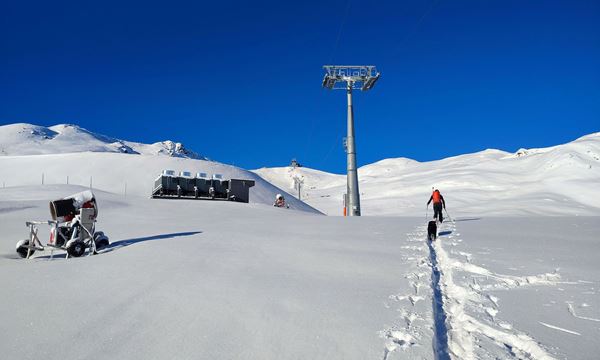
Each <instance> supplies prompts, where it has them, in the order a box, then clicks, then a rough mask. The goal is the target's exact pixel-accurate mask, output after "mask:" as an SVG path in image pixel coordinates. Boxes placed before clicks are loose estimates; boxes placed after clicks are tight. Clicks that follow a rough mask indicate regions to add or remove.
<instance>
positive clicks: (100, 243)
mask: <svg viewBox="0 0 600 360" xmlns="http://www.w3.org/2000/svg"><path fill="white" fill-rule="evenodd" d="M108 245H109V243H108V239H107V238H105V237H103V238H100V239H98V240H97V241H96V250H102V249H104V248H106V247H108Z"/></svg>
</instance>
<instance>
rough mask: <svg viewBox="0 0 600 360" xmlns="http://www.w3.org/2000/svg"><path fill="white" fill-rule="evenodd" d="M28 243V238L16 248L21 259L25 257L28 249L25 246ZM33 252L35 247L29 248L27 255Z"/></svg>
mask: <svg viewBox="0 0 600 360" xmlns="http://www.w3.org/2000/svg"><path fill="white" fill-rule="evenodd" d="M28 245H29V240H25V242H24V243H23V244H22V245H21V246H19V247H18V248H17V254H19V256H20V257H22V258H23V259H25V258H26V257H27V250H29V249H28V248H27V246H28ZM34 252H35V249H31V251H30V252H29V256H31V255H33V253H34Z"/></svg>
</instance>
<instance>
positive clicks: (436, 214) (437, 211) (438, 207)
mask: <svg viewBox="0 0 600 360" xmlns="http://www.w3.org/2000/svg"><path fill="white" fill-rule="evenodd" d="M433 218H434V219H438V220H439V221H440V222H443V221H444V215H442V203H441V202H439V203H433Z"/></svg>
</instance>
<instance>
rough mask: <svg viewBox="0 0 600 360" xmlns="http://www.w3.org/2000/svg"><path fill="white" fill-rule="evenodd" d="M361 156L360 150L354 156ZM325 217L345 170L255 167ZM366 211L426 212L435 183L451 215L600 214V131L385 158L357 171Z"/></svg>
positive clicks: (334, 210)
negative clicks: (536, 142) (505, 146)
mask: <svg viewBox="0 0 600 360" xmlns="http://www.w3.org/2000/svg"><path fill="white" fill-rule="evenodd" d="M359 155H360V154H359ZM255 172H256V173H257V174H259V175H260V176H262V177H263V178H265V179H266V180H268V181H269V182H271V183H273V184H275V185H277V186H279V187H281V188H283V189H287V190H288V191H289V192H290V193H292V194H296V193H297V191H295V190H294V181H293V177H300V178H303V179H304V185H303V189H302V200H304V201H306V202H307V203H309V204H311V205H312V206H314V207H316V208H318V209H320V210H321V211H324V212H325V213H327V214H330V215H341V214H342V196H343V193H344V192H345V190H346V177H345V175H335V174H328V173H324V172H320V171H316V170H312V169H308V168H291V167H284V168H262V169H258V170H255ZM358 174H359V182H360V184H359V187H360V192H361V206H362V213H363V215H412V216H424V215H425V204H426V202H427V200H428V199H429V196H430V194H431V187H433V186H435V187H437V188H438V189H440V191H441V192H442V194H443V195H444V198H445V200H446V202H447V205H448V206H447V209H448V211H449V213H450V214H451V215H455V216H459V215H481V214H486V215H527V214H536V215H598V214H600V202H599V199H600V186H598V184H600V133H594V134H590V135H587V136H584V137H581V138H579V139H577V140H575V141H573V142H570V143H568V144H564V145H559V146H554V147H550V148H544V149H529V150H526V149H521V150H519V151H517V152H516V153H515V154H511V153H507V152H504V151H500V150H491V149H488V150H485V151H481V152H478V153H474V154H467V155H461V156H455V157H451V158H447V159H443V160H438V161H431V162H423V163H421V162H417V161H414V160H410V159H406V158H397V159H386V160H382V161H379V162H376V163H374V164H370V165H366V166H363V167H361V168H360V169H359V170H358Z"/></svg>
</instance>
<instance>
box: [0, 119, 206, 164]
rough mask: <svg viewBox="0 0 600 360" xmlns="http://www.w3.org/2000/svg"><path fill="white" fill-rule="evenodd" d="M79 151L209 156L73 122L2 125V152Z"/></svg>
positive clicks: (49, 152) (44, 152)
mask: <svg viewBox="0 0 600 360" xmlns="http://www.w3.org/2000/svg"><path fill="white" fill-rule="evenodd" d="M78 152H111V153H123V154H138V155H165V156H171V157H180V158H188V159H198V160H208V159H207V158H206V157H204V156H202V155H200V154H198V153H196V152H194V151H191V150H189V149H186V148H185V147H184V146H183V145H182V144H181V143H178V142H173V141H170V140H168V141H162V142H157V143H154V144H142V143H137V142H131V141H125V140H120V139H116V138H112V137H109V136H105V135H101V134H97V133H94V132H91V131H89V130H87V129H84V128H82V127H79V126H77V125H73V124H58V125H54V126H50V127H44V126H39V125H32V124H26V123H18V124H10V125H4V126H0V155H13V156H15V155H17V156H18V155H42V154H64V153H78Z"/></svg>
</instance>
